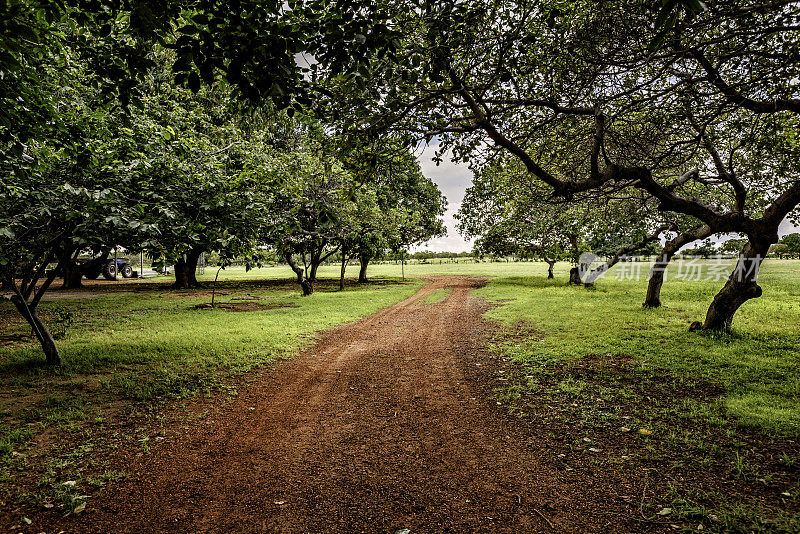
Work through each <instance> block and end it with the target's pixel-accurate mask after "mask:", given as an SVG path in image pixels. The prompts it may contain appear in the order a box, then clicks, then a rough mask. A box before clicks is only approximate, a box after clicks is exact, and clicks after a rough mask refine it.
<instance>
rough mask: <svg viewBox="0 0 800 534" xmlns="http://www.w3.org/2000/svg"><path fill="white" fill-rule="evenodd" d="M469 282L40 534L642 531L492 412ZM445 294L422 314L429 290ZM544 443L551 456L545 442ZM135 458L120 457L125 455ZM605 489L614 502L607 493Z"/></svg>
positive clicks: (377, 329) (414, 301)
mask: <svg viewBox="0 0 800 534" xmlns="http://www.w3.org/2000/svg"><path fill="white" fill-rule="evenodd" d="M482 283H483V282H482V281H480V280H477V279H474V278H467V277H436V278H432V279H431V282H430V283H429V284H428V285H426V286H425V287H424V288H423V289H422V290H421V291H420V292H418V293H417V294H416V295H414V296H413V297H411V298H409V299H407V300H405V301H403V302H400V303H398V304H396V305H394V306H392V307H390V308H388V309H385V310H383V311H381V312H379V313H377V314H375V315H373V316H371V317H368V318H366V319H364V320H362V321H359V322H357V323H354V324H350V325H346V326H343V327H340V328H337V329H334V330H332V331H329V332H327V333H325V334H323V335H321V336H320V338H319V341H318V343H317V344H316V345H315V346H314V347H313V348H312V349H311V350H309V351H306V352H305V353H303V354H301V355H299V356H297V357H295V358H293V359H292V360H289V361H287V362H286V363H284V364H282V365H281V366H279V367H278V368H277V369H276V370H274V371H272V372H269V373H267V372H265V373H261V374H255V375H253V376H251V380H250V381H249V382H247V383H246V384H244V385H243V386H241V387H240V388H239V394H238V396H237V397H236V398H235V399H234V400H233V401H232V402H229V403H224V404H218V405H217V406H216V408H215V409H213V410H212V411H211V413H210V415H209V416H208V417H206V418H192V419H191V420H188V421H186V422H183V423H179V424H176V425H172V426H171V428H170V430H169V431H168V432H167V434H166V439H164V440H163V441H160V442H157V443H154V444H153V445H152V453H150V454H145V455H142V454H139V455H138V456H135V457H133V458H125V457H122V458H120V459H118V462H117V463H119V465H118V466H117V467H118V468H119V469H123V470H125V471H127V472H129V473H131V474H132V476H131V477H129V478H127V479H124V480H122V481H119V482H116V483H114V484H111V486H110V487H109V488H108V489H107V490H106V491H105V492H104V494H103V495H102V497H100V498H98V499H92V500H90V502H89V503H88V506H87V508H86V510H85V511H84V512H83V513H82V514H80V515H77V516H75V515H72V516H69V517H66V518H62V517H60V516H56V515H52V516H50V517H49V520H48V519H47V518H43V519H44V521H45V523H47V522H49V523H50V524H45V525H44V528H43V527H42V523H41V522H38V526H36V531H37V532H38V531H46V532H59V531H65V532H142V533H144V532H148V533H150V532H237V533H241V532H291V533H294V532H370V533H374V532H387V533H395V532H397V531H400V530H402V529H409V530H410V532H411V534H418V533H439V532H459V533H462V532H514V533H518V532H642V531H644V530H648V529H650V528H655V527H654V526H653V525H649V524H645V523H642V522H637V521H636V519H635V518H634V517H635V516H636V515H637V514H638V512H637V509H636V507H635V505H631V504H626V503H625V502H622V501H621V500H620V499H619V497H618V496H617V494H616V493H615V491H617V492H618V491H620V490H621V486H622V485H625V482H624V481H619V480H604V479H603V475H593V474H592V472H591V470H571V469H569V468H566V467H565V464H564V462H563V461H561V460H559V458H558V457H557V454H556V452H555V451H554V449H553V448H552V444H553V443H554V442H555V441H558V436H556V437H544V436H539V435H535V434H534V433H532V432H531V429H530V428H529V427H526V426H525V425H524V424H522V423H520V422H519V421H518V420H517V419H515V418H513V417H510V416H508V415H506V414H505V413H504V412H503V411H502V409H501V408H500V407H499V406H498V403H496V402H495V401H494V399H493V398H492V387H493V384H496V383H497V382H496V381H495V380H496V378H497V374H496V373H497V363H496V361H495V360H494V359H492V357H491V356H490V355H489V354H487V353H486V351H485V350H484V348H485V346H486V343H487V341H488V339H489V337H490V335H491V332H492V328H491V326H490V325H489V324H487V323H486V322H485V321H484V320H483V319H482V314H483V312H484V311H486V310H487V308H488V305H487V304H486V303H485V302H484V301H483V300H481V299H479V298H477V297H475V296H473V295H471V294H470V292H471V290H473V289H475V288H476V287H479V286H480V285H482ZM442 287H450V288H452V289H453V291H452V292H451V293H450V294H449V295H448V296H447V297H446V298H445V299H444V300H443V301H441V302H438V303H435V304H430V305H422V304H421V302H419V301H420V299H424V297H425V296H426V295H428V294H430V293H431V292H432V291H433V290H435V289H439V288H442ZM554 440H555V441H554ZM134 454H135V453H134V452H131V453H130V455H131V456H134ZM615 488H616V489H615Z"/></svg>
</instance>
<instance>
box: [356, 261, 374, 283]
mask: <svg viewBox="0 0 800 534" xmlns="http://www.w3.org/2000/svg"><path fill="white" fill-rule="evenodd" d="M370 259H371V258H370V257H369V256H359V257H358V261H359V263H360V264H361V266H360V268H359V270H358V282H359V283H364V282H366V281H367V266H368V265H369V260H370Z"/></svg>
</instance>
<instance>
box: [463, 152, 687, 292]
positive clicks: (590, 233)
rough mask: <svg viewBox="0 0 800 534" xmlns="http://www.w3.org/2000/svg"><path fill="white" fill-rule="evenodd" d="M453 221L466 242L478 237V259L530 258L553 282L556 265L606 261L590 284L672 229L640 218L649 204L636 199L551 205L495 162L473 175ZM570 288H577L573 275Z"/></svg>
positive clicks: (518, 172)
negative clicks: (587, 256) (594, 258)
mask: <svg viewBox="0 0 800 534" xmlns="http://www.w3.org/2000/svg"><path fill="white" fill-rule="evenodd" d="M475 170H476V172H475V176H474V178H473V184H472V186H471V187H470V188H469V189H468V190H467V192H466V194H465V196H464V200H463V201H462V203H461V209H460V210H459V212H458V214H457V215H456V218H457V219H458V221H459V231H461V232H462V234H464V235H465V237H478V236H479V239H478V241H477V243H476V245H477V247H476V248H477V250H478V251H479V252H483V253H496V254H507V253H516V254H520V255H526V254H529V255H535V256H538V257H540V258H542V259H543V260H544V261H545V262H547V263H548V265H549V269H548V277H549V278H552V272H553V265H554V264H555V262H556V260H560V259H566V260H571V261H572V263H573V265H578V263H579V261H580V257H581V254H582V253H583V252H590V251H591V252H593V253H595V254H598V255H600V256H604V257H606V258H607V260H606V261H605V262H603V263H602V265H601V266H600V267H598V268H597V269H596V270H594V271H593V272H589V271H587V266H581V268H579V271H580V270H584V271H587V272H586V274H587V276H588V278H587V281H588V283H589V284H591V283H592V282H593V281H594V280H596V279H597V278H598V277H599V276H600V275H602V274H603V273H605V272H606V271H607V270H608V269H609V268H611V267H612V266H613V265H615V264H616V263H617V262H618V261H620V260H621V259H622V258H624V257H625V255H627V254H631V253H633V252H647V251H648V249H647V247H652V245H653V244H654V242H655V241H657V239H658V237H659V235H660V234H661V232H663V231H664V230H666V229H667V228H669V227H670V226H671V224H665V221H664V220H663V219H662V220H660V221H659V220H652V219H648V217H645V216H642V211H643V206H645V205H646V204H647V201H648V199H647V198H646V197H642V195H641V194H639V195H632V196H629V197H628V198H625V199H623V198H620V199H616V200H613V201H612V200H609V199H598V198H591V197H587V198H583V199H581V201H580V202H579V201H577V200H575V201H573V202H570V203H564V202H554V201H553V199H551V198H549V197H548V194H547V191H546V190H545V189H544V188H541V187H538V188H537V187H536V186H535V185H532V184H530V183H529V182H528V181H527V180H526V176H525V175H526V171H525V169H524V168H522V166H521V165H520V164H519V163H518V162H517V161H516V160H514V159H510V160H508V159H503V158H496V159H495V160H493V161H492V163H491V164H487V165H485V166H484V167H482V168H479V169H477V168H476V169H475ZM572 282H574V283H582V282H581V280H580V279H579V278H575V277H574V274H573V279H572Z"/></svg>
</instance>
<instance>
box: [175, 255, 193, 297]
mask: <svg viewBox="0 0 800 534" xmlns="http://www.w3.org/2000/svg"><path fill="white" fill-rule="evenodd" d="M173 267H174V268H175V283H174V284H172V287H173V288H175V289H189V278H188V277H187V276H186V260H185V259H184V258H180V259H179V260H178V261H176V262H175V265H174V266H173Z"/></svg>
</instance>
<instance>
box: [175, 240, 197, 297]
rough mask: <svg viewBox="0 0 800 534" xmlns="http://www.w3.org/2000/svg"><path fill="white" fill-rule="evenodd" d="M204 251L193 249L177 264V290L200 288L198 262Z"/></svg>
mask: <svg viewBox="0 0 800 534" xmlns="http://www.w3.org/2000/svg"><path fill="white" fill-rule="evenodd" d="M202 253H203V250H202V249H199V248H193V249H190V250H189V252H187V253H186V256H185V257H183V258H180V259H179V260H178V261H177V262H175V283H174V284H173V285H172V287H174V288H175V289H190V288H196V287H200V282H198V281H197V262H198V261H199V260H200V255H201V254H202Z"/></svg>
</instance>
